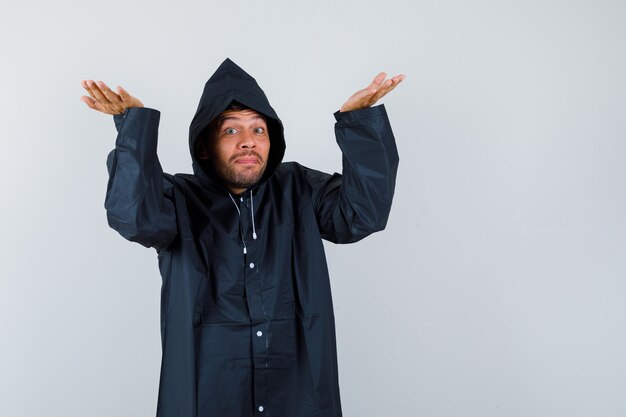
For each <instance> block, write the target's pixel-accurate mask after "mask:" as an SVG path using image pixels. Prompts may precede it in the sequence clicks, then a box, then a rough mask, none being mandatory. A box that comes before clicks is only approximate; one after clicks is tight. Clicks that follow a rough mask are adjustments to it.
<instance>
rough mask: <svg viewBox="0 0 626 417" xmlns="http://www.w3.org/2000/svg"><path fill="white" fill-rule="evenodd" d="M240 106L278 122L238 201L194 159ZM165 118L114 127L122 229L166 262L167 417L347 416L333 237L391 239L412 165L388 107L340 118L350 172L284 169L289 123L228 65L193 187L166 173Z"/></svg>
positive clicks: (113, 203)
mask: <svg viewBox="0 0 626 417" xmlns="http://www.w3.org/2000/svg"><path fill="white" fill-rule="evenodd" d="M233 101H236V102H239V103H241V104H244V105H245V106H248V107H250V108H252V109H254V110H256V111H258V112H260V113H262V114H263V115H265V116H266V117H267V118H268V129H269V134H270V141H271V142H270V143H271V146H270V156H269V159H268V166H267V169H266V172H265V174H264V176H263V178H262V179H261V181H260V182H259V183H258V184H257V185H255V186H254V187H251V188H249V189H248V190H246V192H245V193H244V195H243V196H241V197H236V198H234V196H232V195H230V193H229V191H228V189H227V188H225V187H224V186H223V185H222V184H221V183H220V181H219V180H218V179H217V178H216V177H215V174H214V173H213V172H212V170H205V169H203V168H202V167H201V165H200V163H199V161H198V160H197V159H196V157H195V155H194V149H195V142H196V140H198V137H199V136H200V135H201V134H202V133H203V132H205V129H206V128H207V126H208V124H209V122H210V121H211V120H212V119H213V118H215V117H216V116H218V115H219V114H220V113H221V112H222V111H223V110H224V109H226V107H227V106H228V105H229V104H230V103H231V102H233ZM159 116H160V113H159V112H158V111H157V110H154V109H149V108H129V109H127V110H126V111H125V112H124V114H122V115H116V116H114V120H115V125H116V128H117V130H118V136H117V140H116V143H115V149H114V150H113V151H112V152H111V153H110V154H109V157H108V160H107V166H108V170H109V176H110V179H109V183H108V188H107V194H106V201H105V207H106V210H107V218H108V221H109V224H110V226H111V227H112V228H114V229H115V230H117V231H118V232H119V233H120V234H121V235H122V236H124V237H125V238H126V239H129V240H131V241H135V242H138V243H140V244H142V245H144V246H146V247H153V248H155V249H156V250H157V251H158V259H159V268H160V271H161V275H162V281H163V284H162V292H161V338H162V354H163V356H162V364H161V377H160V386H159V399H158V405H157V416H158V417H218V416H219V417H251V416H257V417H322V416H323V417H340V416H341V415H342V414H341V405H340V399H339V385H338V375H337V354H336V345H335V325H334V316H333V307H332V299H331V291H330V283H329V276H328V270H327V266H326V259H325V256H324V248H323V245H322V240H321V239H322V238H324V239H327V240H329V241H332V242H336V243H349V242H356V241H358V240H360V239H362V238H364V237H365V236H367V235H369V234H370V233H373V232H376V231H379V230H382V229H383V228H384V227H385V224H386V222H387V217H388V214H389V210H390V208H391V200H392V196H393V192H394V185H395V179H396V171H397V166H398V154H397V150H396V146H395V141H394V137H393V134H392V131H391V127H390V124H389V121H388V119H387V115H386V112H385V109H384V106H382V105H381V106H376V107H372V108H366V109H361V110H356V111H351V112H344V113H339V112H337V113H335V118H336V120H337V123H336V125H335V133H336V138H337V142H338V144H339V147H340V148H341V151H342V153H343V173H342V175H340V174H334V175H329V174H325V173H322V172H319V171H316V170H312V169H309V168H306V167H304V166H302V165H299V164H297V163H294V162H289V163H282V162H281V161H282V158H283V154H284V151H285V141H284V137H283V128H282V123H281V121H280V119H279V118H278V116H277V115H276V113H275V111H274V110H273V109H272V107H271V106H270V104H269V102H268V100H267V98H266V96H265V94H264V93H263V91H262V90H261V89H260V87H259V86H258V85H257V83H256V81H255V80H254V79H253V78H252V77H251V76H250V75H248V74H247V73H246V72H245V71H244V70H242V69H241V68H240V67H238V66H237V65H236V64H234V63H233V62H232V61H231V60H229V59H226V61H224V62H223V63H222V65H221V66H220V67H219V68H218V69H217V71H216V72H215V73H214V74H213V75H212V76H211V78H210V79H209V80H208V81H207V83H206V85H205V88H204V92H203V94H202V98H201V99H200V104H199V106H198V109H197V112H196V115H195V117H194V118H193V121H192V122H191V127H190V135H189V149H190V151H191V154H192V159H193V172H194V173H193V174H192V175H190V174H176V175H170V174H165V173H163V171H162V169H161V165H160V164H159V160H158V159H157V152H156V151H157V131H158V124H159Z"/></svg>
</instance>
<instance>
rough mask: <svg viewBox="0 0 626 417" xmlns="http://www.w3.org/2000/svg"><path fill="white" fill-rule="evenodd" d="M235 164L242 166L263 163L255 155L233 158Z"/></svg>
mask: <svg viewBox="0 0 626 417" xmlns="http://www.w3.org/2000/svg"><path fill="white" fill-rule="evenodd" d="M233 162H234V163H235V164H241V165H256V164H260V163H261V157H260V156H259V155H256V154H253V153H249V154H245V155H237V156H235V157H234V158H233Z"/></svg>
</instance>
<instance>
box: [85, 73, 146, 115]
mask: <svg viewBox="0 0 626 417" xmlns="http://www.w3.org/2000/svg"><path fill="white" fill-rule="evenodd" d="M81 85H82V86H83V88H84V89H85V90H87V92H88V93H89V97H88V96H82V97H81V98H80V101H82V102H83V103H85V104H86V105H87V106H89V108H91V109H94V110H97V111H100V112H102V113H105V114H122V113H124V111H125V110H126V109H127V108H129V107H143V103H142V102H141V101H139V99H138V98H136V97H133V96H131V95H130V94H128V91H126V90H124V89H123V88H122V87H119V86H118V87H117V89H116V90H117V93H115V92H113V90H111V89H110V88H109V87H107V85H106V84H105V83H103V82H102V81H98V82H95V81H94V80H83V81H81Z"/></svg>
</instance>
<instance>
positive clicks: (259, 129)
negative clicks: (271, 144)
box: [254, 127, 265, 135]
mask: <svg viewBox="0 0 626 417" xmlns="http://www.w3.org/2000/svg"><path fill="white" fill-rule="evenodd" d="M254 133H256V134H258V135H261V134H263V133H265V129H263V128H262V127H257V128H255V129H254Z"/></svg>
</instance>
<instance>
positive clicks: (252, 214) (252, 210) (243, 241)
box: [228, 190, 257, 255]
mask: <svg viewBox="0 0 626 417" xmlns="http://www.w3.org/2000/svg"><path fill="white" fill-rule="evenodd" d="M228 196H229V197H230V201H232V202H233V204H234V205H235V208H236V209H237V214H238V215H239V233H240V234H241V243H243V253H244V255H245V254H247V253H248V248H247V247H246V239H245V238H244V235H243V230H242V228H241V210H239V205H238V204H237V202H236V201H235V199H234V198H233V195H232V194H231V193H228ZM250 218H251V220H252V239H254V240H256V238H257V235H256V227H255V225H254V196H253V194H252V190H250Z"/></svg>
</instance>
